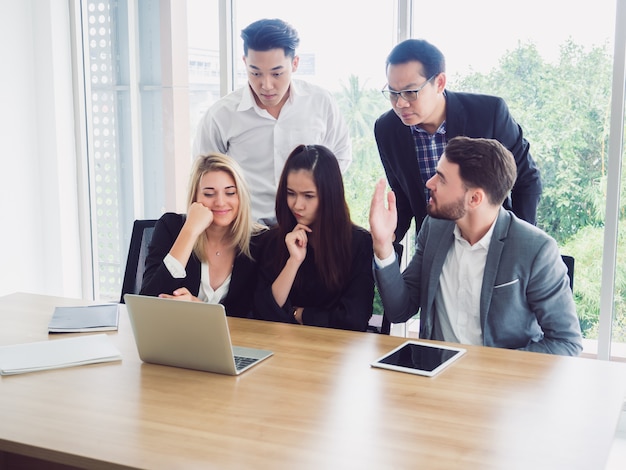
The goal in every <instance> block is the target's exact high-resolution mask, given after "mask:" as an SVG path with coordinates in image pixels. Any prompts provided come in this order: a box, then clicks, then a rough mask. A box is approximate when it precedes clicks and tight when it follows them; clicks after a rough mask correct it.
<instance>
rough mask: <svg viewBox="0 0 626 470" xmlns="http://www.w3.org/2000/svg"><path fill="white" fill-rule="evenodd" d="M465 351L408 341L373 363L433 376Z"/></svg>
mask: <svg viewBox="0 0 626 470" xmlns="http://www.w3.org/2000/svg"><path fill="white" fill-rule="evenodd" d="M464 353H465V349H462V348H456V347H450V346H445V345H434V344H430V343H421V342H418V341H407V342H406V343H404V344H402V345H400V346H398V347H397V348H396V349H394V350H393V351H391V352H389V353H387V354H385V355H384V356H383V357H381V358H380V359H378V360H377V361H375V362H374V363H372V366H374V367H382V368H384V369H391V370H397V371H400V372H409V373H412V374H419V375H427V376H433V375H435V374H437V373H439V372H440V371H441V370H442V369H444V368H445V367H447V366H448V365H449V364H451V363H452V362H454V361H455V360H456V359H458V358H459V357H461V356H462V355H463V354H464Z"/></svg>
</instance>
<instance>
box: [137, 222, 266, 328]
mask: <svg viewBox="0 0 626 470" xmlns="http://www.w3.org/2000/svg"><path fill="white" fill-rule="evenodd" d="M184 223H185V215H184V214H175V213H172V212H168V213H165V214H163V216H162V217H161V218H160V219H159V220H158V221H157V223H156V225H155V227H154V234H153V235H152V240H151V242H150V245H149V247H148V256H147V258H146V270H145V272H144V275H143V282H142V284H141V291H140V294H143V295H152V296H157V295H159V294H162V293H165V294H171V293H172V292H173V291H174V290H176V289H178V288H180V287H186V288H187V289H189V292H191V293H192V294H193V295H195V296H197V295H198V292H199V291H200V267H201V263H200V260H199V259H198V258H197V257H196V256H195V255H194V254H193V253H192V254H191V257H190V258H189V261H188V262H187V266H185V270H186V272H187V276H186V277H184V278H181V279H176V278H174V277H172V275H171V274H170V272H169V270H168V269H167V267H166V266H165V264H164V263H163V259H164V258H165V256H166V255H167V254H168V253H169V251H170V249H171V248H172V245H173V244H174V242H175V241H176V238H177V237H178V234H179V233H180V231H181V229H182V228H183V224H184ZM252 238H253V241H252V244H254V243H255V240H256V238H257V237H256V236H253V237H252ZM256 279H257V264H256V262H255V261H252V260H251V259H250V258H248V257H247V256H245V255H243V254H238V255H237V256H236V257H235V263H234V265H233V273H232V276H231V279H230V287H229V289H228V293H227V294H226V296H225V297H224V298H223V299H222V301H221V302H220V303H221V304H223V305H224V307H225V309H226V314H227V315H229V316H232V317H245V318H251V317H252V298H253V295H254V290H255V287H256Z"/></svg>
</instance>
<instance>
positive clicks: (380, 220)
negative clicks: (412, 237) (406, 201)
mask: <svg viewBox="0 0 626 470" xmlns="http://www.w3.org/2000/svg"><path fill="white" fill-rule="evenodd" d="M385 187H386V182H385V179H384V178H381V179H380V180H378V182H377V183H376V188H375V189H374V195H373V196H372V203H371V205H370V233H371V234H372V242H373V248H374V254H375V255H376V256H377V257H378V258H379V259H385V258H387V257H388V256H390V255H391V253H392V251H393V240H394V232H395V230H396V225H397V224H398V212H397V210H396V196H395V194H394V193H393V191H389V192H388V193H387V206H386V207H385Z"/></svg>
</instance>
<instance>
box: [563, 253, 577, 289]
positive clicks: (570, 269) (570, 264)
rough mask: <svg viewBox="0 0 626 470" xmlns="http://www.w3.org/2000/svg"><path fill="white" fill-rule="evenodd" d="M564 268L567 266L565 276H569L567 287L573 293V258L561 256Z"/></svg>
mask: <svg viewBox="0 0 626 470" xmlns="http://www.w3.org/2000/svg"><path fill="white" fill-rule="evenodd" d="M561 258H563V262H564V263H565V266H567V275H568V276H569V287H570V289H572V292H574V257H573V256H568V255H561Z"/></svg>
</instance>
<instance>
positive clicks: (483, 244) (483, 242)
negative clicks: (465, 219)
mask: <svg viewBox="0 0 626 470" xmlns="http://www.w3.org/2000/svg"><path fill="white" fill-rule="evenodd" d="M497 221H498V218H497V217H496V218H495V219H494V221H493V223H492V224H491V227H489V230H487V233H485V235H484V236H483V237H482V238H481V239H480V240H478V242H477V243H474V245H473V246H471V248H472V249H478V247H480V248H483V249H484V250H486V251H489V245H490V244H491V236H492V235H493V229H494V228H495V226H496V222H497ZM454 238H456V240H457V241H458V242H460V243H464V244H465V245H467V246H468V247H470V244H469V243H468V241H467V240H466V239H465V238H463V236H462V235H461V229H459V226H458V225H457V224H454Z"/></svg>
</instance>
